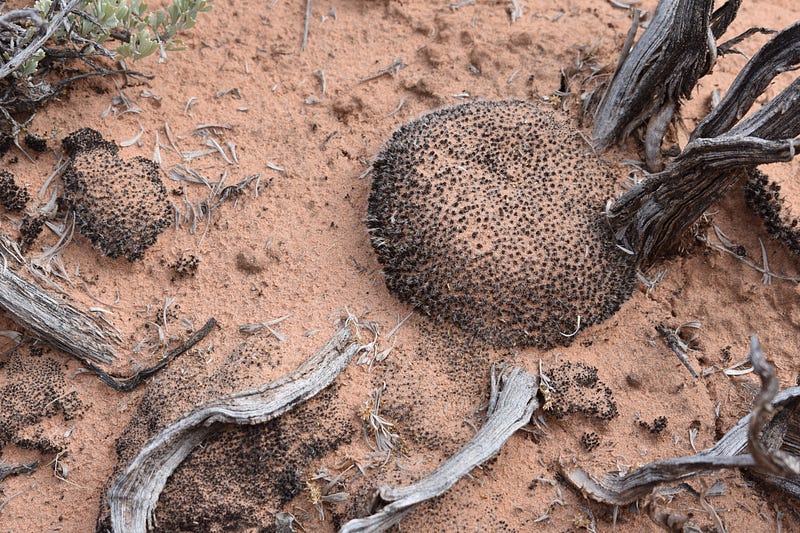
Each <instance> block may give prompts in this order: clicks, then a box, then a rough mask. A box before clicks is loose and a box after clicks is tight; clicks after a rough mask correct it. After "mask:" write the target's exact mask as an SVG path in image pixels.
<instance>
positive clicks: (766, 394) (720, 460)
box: [563, 336, 800, 505]
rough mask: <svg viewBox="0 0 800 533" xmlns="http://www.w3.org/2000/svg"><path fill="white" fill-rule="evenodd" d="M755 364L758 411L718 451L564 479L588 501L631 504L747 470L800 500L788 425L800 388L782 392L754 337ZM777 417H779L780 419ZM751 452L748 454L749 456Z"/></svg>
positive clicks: (798, 405) (799, 460) (571, 472)
mask: <svg viewBox="0 0 800 533" xmlns="http://www.w3.org/2000/svg"><path fill="white" fill-rule="evenodd" d="M750 360H751V362H752V364H753V368H754V370H755V371H756V372H757V373H758V375H759V377H760V378H761V392H760V394H759V396H758V398H757V399H756V403H755V407H754V409H753V412H752V413H750V414H749V415H747V416H745V417H744V418H742V419H741V420H740V421H739V423H738V424H736V425H735V426H734V427H733V428H732V429H731V430H730V431H728V432H727V433H726V434H725V435H724V436H723V437H722V439H720V440H719V442H717V444H716V445H714V446H713V447H711V448H709V449H707V450H703V451H701V452H700V453H698V454H697V455H693V456H690V457H680V458H676V459H667V460H664V461H655V462H653V463H649V464H647V465H645V466H642V467H640V468H637V469H636V470H633V471H631V472H629V473H627V474H625V475H623V476H605V477H601V478H595V477H593V476H591V475H590V474H588V473H587V472H586V471H584V470H583V469H581V468H575V469H569V468H563V474H564V477H565V478H566V479H567V481H569V482H570V483H571V484H572V485H573V486H575V487H576V488H577V489H578V490H580V491H581V493H583V495H584V496H586V497H587V498H591V499H593V500H596V501H599V502H602V503H606V504H609V505H627V504H629V503H633V502H635V501H636V500H638V499H640V498H643V497H645V496H647V495H648V494H650V492H652V490H653V489H654V488H656V487H658V486H659V485H661V484H663V483H669V482H674V481H678V480H680V479H684V478H687V477H690V476H694V475H697V474H699V473H702V472H707V471H713V470H720V469H723V468H746V469H747V470H748V471H749V472H750V473H752V474H753V475H755V476H757V477H759V478H761V479H762V480H764V481H765V482H767V483H770V484H772V485H775V486H777V487H779V488H780V489H781V490H783V491H785V492H786V493H787V494H789V495H790V496H794V497H800V478H798V475H800V457H798V456H797V455H795V454H794V453H792V452H796V451H797V450H798V447H797V445H798V443H800V434H795V433H796V432H797V431H798V426H795V425H789V424H788V420H790V419H793V418H795V417H800V412H798V410H800V387H792V388H790V389H787V390H785V391H782V392H780V393H777V390H778V380H777V378H776V377H775V369H774V368H773V367H772V365H770V364H768V363H767V362H766V359H765V357H764V352H763V351H762V350H761V346H760V344H759V342H758V339H757V338H756V337H755V336H753V337H752V339H751V346H750ZM776 413H778V414H777V415H776ZM748 449H749V451H750V453H746V452H747V451H748Z"/></svg>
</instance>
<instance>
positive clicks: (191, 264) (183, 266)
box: [169, 254, 200, 278]
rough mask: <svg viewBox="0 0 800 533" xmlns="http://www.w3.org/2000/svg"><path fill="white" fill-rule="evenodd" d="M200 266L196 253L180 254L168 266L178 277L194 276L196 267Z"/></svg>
mask: <svg viewBox="0 0 800 533" xmlns="http://www.w3.org/2000/svg"><path fill="white" fill-rule="evenodd" d="M198 266H200V258H199V257H197V256H196V255H192V254H189V255H181V256H180V257H179V258H178V259H176V260H175V262H174V263H170V265H169V268H170V269H172V271H173V272H175V274H176V275H177V277H179V278H184V277H188V276H194V275H195V274H196V273H197V267H198Z"/></svg>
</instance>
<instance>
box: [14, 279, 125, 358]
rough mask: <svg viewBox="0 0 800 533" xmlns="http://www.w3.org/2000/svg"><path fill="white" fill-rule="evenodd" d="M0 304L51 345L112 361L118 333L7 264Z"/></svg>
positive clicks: (86, 356)
mask: <svg viewBox="0 0 800 533" xmlns="http://www.w3.org/2000/svg"><path fill="white" fill-rule="evenodd" d="M0 307H2V308H3V309H5V310H6V311H7V312H8V313H9V315H10V316H11V318H12V319H13V320H14V322H16V323H17V324H19V325H20V326H22V327H23V328H24V329H26V330H28V331H30V332H31V333H32V334H33V335H34V336H35V337H37V338H39V339H41V340H42V341H44V342H45V343H47V344H48V345H50V346H52V347H53V348H57V349H59V350H61V351H63V352H66V353H68V354H70V355H74V356H76V357H78V358H79V359H82V360H89V361H93V362H95V363H100V364H111V363H113V362H114V360H115V359H116V358H117V355H116V348H115V346H119V344H120V343H121V342H122V341H121V339H120V338H119V336H118V335H117V334H116V333H115V332H113V331H110V330H108V329H107V328H105V327H103V326H102V325H101V324H100V323H99V322H98V320H97V319H96V318H95V317H93V316H92V315H90V314H89V313H87V312H85V311H83V310H81V309H78V308H76V307H74V306H72V305H70V304H69V303H67V302H65V301H64V300H62V299H60V298H58V299H57V298H54V297H53V296H51V295H50V294H48V293H47V292H45V291H44V290H42V288H41V287H38V286H36V285H34V284H33V283H29V282H28V281H25V280H24V279H22V278H21V277H20V276H19V275H17V273H16V272H14V270H12V269H11V268H10V267H9V266H8V265H7V264H6V265H5V268H3V269H2V271H0Z"/></svg>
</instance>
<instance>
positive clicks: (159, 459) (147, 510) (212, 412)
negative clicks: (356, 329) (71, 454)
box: [108, 324, 361, 533]
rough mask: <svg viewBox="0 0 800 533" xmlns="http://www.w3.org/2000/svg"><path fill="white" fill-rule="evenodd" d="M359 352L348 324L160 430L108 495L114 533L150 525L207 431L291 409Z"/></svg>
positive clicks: (142, 529)
mask: <svg viewBox="0 0 800 533" xmlns="http://www.w3.org/2000/svg"><path fill="white" fill-rule="evenodd" d="M360 349H361V346H360V345H359V343H358V342H357V341H356V340H355V339H354V334H353V331H352V329H351V326H350V325H349V324H348V325H345V326H343V327H341V328H339V329H338V330H337V331H336V332H335V333H334V334H333V336H332V337H331V339H330V340H329V341H328V342H327V343H326V344H325V345H324V346H323V347H322V348H321V349H320V350H319V351H317V352H316V353H315V354H314V355H312V356H311V357H310V358H309V359H308V360H306V361H305V362H304V363H303V364H302V365H300V366H299V367H298V368H297V369H296V370H295V371H293V372H291V373H289V374H287V375H285V376H283V377H281V378H279V379H277V380H275V381H271V382H269V383H267V384H265V385H262V386H260V387H256V388H254V389H249V390H246V391H242V392H237V393H234V394H232V395H230V396H226V397H224V398H220V399H217V400H213V401H211V402H209V403H207V404H206V405H204V406H201V407H199V408H197V409H196V410H194V411H192V412H191V413H189V414H187V415H186V416H184V417H183V418H181V419H180V420H178V421H177V422H175V423H173V424H172V425H170V426H169V427H167V428H166V429H164V430H163V431H161V433H159V434H158V435H157V436H156V437H155V438H153V439H152V440H151V441H150V442H149V443H148V444H147V445H146V446H145V447H144V448H143V449H142V451H141V452H139V455H138V456H137V457H136V458H135V459H134V460H133V461H132V462H131V464H130V465H129V466H128V468H127V469H125V471H124V472H123V473H122V474H121V475H120V476H119V477H118V478H117V479H116V481H115V482H114V484H113V485H112V486H111V489H110V490H109V492H108V503H109V507H110V511H111V515H110V516H111V525H112V529H113V531H115V532H125V533H141V532H145V531H147V529H148V528H151V527H153V523H154V517H153V511H154V509H155V507H156V503H157V501H158V496H159V494H161V491H162V490H163V489H164V486H165V485H166V483H167V479H168V478H169V476H170V475H171V474H172V472H174V471H175V469H176V468H177V467H178V465H180V464H181V462H182V461H183V460H184V459H185V458H186V457H187V456H188V455H189V454H190V453H191V451H192V450H193V449H194V448H195V447H196V446H197V445H198V444H200V443H201V442H202V441H203V439H204V438H205V437H206V436H207V435H209V434H210V433H211V432H212V431H214V430H216V429H219V428H220V427H224V424H238V425H253V424H261V423H263V422H267V421H268V420H272V419H274V418H276V417H278V416H280V415H282V414H284V413H286V412H288V411H290V410H291V409H292V408H294V407H295V406H296V405H298V404H300V403H302V402H304V401H305V400H307V399H309V398H311V397H312V396H314V395H315V394H317V393H318V392H320V391H321V390H323V389H324V388H325V387H327V386H328V385H330V383H331V382H333V380H334V379H336V377H337V376H338V375H339V374H340V373H341V372H342V371H343V370H344V369H345V367H346V366H347V364H348V363H349V362H350V360H351V359H352V358H353V357H354V356H355V354H356V353H358V352H359V350H360Z"/></svg>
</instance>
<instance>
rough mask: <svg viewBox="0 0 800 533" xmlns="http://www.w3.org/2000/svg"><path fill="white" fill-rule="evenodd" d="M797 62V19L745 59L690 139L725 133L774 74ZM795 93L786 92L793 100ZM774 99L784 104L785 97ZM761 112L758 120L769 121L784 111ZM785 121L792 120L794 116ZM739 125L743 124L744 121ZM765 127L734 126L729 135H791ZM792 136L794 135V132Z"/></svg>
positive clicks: (799, 55) (799, 51) (799, 34)
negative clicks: (764, 119)
mask: <svg viewBox="0 0 800 533" xmlns="http://www.w3.org/2000/svg"><path fill="white" fill-rule="evenodd" d="M797 65H800V22H797V23H795V24H793V25H791V26H789V27H788V28H786V29H785V30H783V31H781V32H780V33H778V34H777V35H776V36H775V37H774V38H772V39H771V40H770V41H769V42H768V43H767V44H765V45H764V46H763V47H762V48H761V49H760V50H759V51H758V52H757V53H756V54H755V55H754V56H753V58H752V59H751V60H750V61H748V62H747V64H746V65H745V66H744V68H742V70H741V71H740V72H739V74H738V75H737V76H736V79H735V80H733V83H732V84H731V86H730V88H729V89H728V92H727V93H726V94H725V96H724V97H723V98H722V100H721V101H720V102H719V104H718V105H717V106H716V107H714V109H713V110H712V111H711V112H710V113H709V114H708V115H707V116H706V117H705V118H704V119H703V120H701V121H700V123H699V124H698V125H697V127H696V128H695V129H694V131H693V132H692V139H698V138H701V137H717V136H719V135H722V134H725V133H727V132H729V130H730V129H731V128H732V127H733V125H734V124H736V123H737V122H739V121H740V120H741V119H742V117H744V115H745V114H747V111H748V110H749V109H750V108H751V107H752V106H753V102H755V101H756V98H758V97H759V96H760V95H761V94H762V93H763V92H764V90H765V89H766V88H767V86H768V85H769V84H770V83H771V82H772V80H773V79H774V78H775V76H777V75H778V74H780V73H781V72H786V71H788V70H790V69H792V68H793V67H796V66H797ZM797 94H798V93H797V91H796V90H793V91H790V92H789V95H794V99H797ZM774 101H776V102H781V105H780V107H782V106H784V105H786V99H785V98H784V99H779V98H776V99H775V100H774ZM761 111H762V112H761V117H762V119H763V118H766V117H770V119H769V120H770V121H771V120H775V119H778V118H782V116H783V115H785V114H786V113H785V111H784V110H780V109H778V110H776V109H768V110H766V111H765V110H763V109H762V110H761ZM787 118H789V119H790V118H791V117H785V118H783V122H785V121H786V119H787ZM788 122H789V123H793V122H796V118H795V119H794V120H789V121H788ZM743 124H747V122H744V123H743ZM768 126H769V125H767V124H762V126H761V128H760V132H757V130H758V129H759V128H756V127H753V125H752V124H750V125H749V126H748V127H739V128H736V129H735V130H734V131H732V132H730V134H733V135H757V136H759V137H763V138H765V139H780V138H786V137H791V136H793V135H788V134H787V133H788V132H787V131H783V130H781V129H780V128H776V127H775V126H769V128H770V129H767V127H768ZM795 135H797V134H796V133H795Z"/></svg>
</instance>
